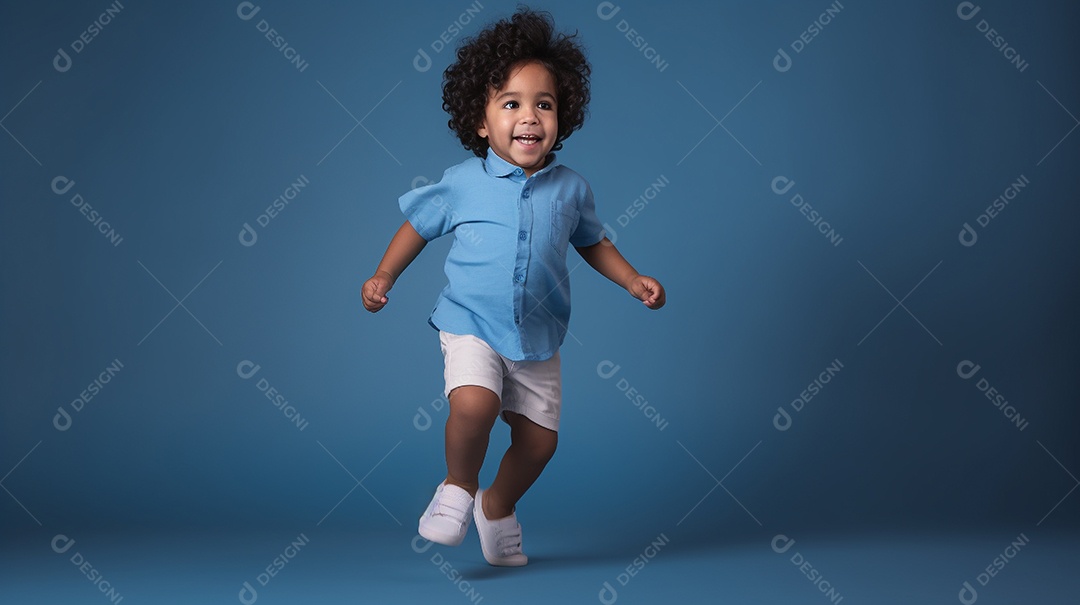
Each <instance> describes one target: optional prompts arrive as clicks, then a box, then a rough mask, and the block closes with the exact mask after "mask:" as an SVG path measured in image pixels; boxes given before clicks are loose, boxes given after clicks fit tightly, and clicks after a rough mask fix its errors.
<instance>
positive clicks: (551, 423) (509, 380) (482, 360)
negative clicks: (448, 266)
mask: <svg viewBox="0 0 1080 605" xmlns="http://www.w3.org/2000/svg"><path fill="white" fill-rule="evenodd" d="M439 344H440V345H441V347H442V353H443V360H444V361H445V364H446V365H445V369H444V370H443V376H444V377H445V378H446V390H445V391H444V392H443V394H444V395H446V397H447V398H448V399H449V397H450V392H451V391H453V390H454V389H456V388H458V387H462V386H480V387H484V388H486V389H489V390H490V391H492V392H493V393H495V394H496V395H498V396H499V400H500V401H501V403H502V407H501V411H502V412H503V413H500V416H502V418H503V420H504V421H505V420H506V416H505V415H504V413H505V412H515V413H518V414H521V415H522V416H525V417H526V418H528V419H529V420H532V421H533V422H535V423H536V424H539V425H540V426H542V427H544V428H546V429H551V430H553V431H558V430H559V412H560V410H561V409H562V371H561V370H560V366H559V352H558V351H556V352H555V355H554V356H552V357H551V358H550V359H545V360H544V361H511V360H509V359H507V358H505V357H503V356H502V355H500V354H499V353H497V352H495V350H494V349H492V348H491V345H489V344H488V343H486V342H484V341H483V340H481V339H479V338H477V337H476V336H472V335H468V334H466V335H459V334H450V333H448V332H443V331H442V330H440V331H439Z"/></svg>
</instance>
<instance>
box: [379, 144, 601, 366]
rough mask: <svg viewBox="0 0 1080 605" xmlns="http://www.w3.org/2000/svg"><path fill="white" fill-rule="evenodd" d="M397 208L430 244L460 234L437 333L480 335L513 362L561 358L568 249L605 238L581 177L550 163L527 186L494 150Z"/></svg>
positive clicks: (449, 261)
mask: <svg viewBox="0 0 1080 605" xmlns="http://www.w3.org/2000/svg"><path fill="white" fill-rule="evenodd" d="M398 204H399V205H400V206H401V211H402V212H403V213H404V214H405V217H406V218H407V219H408V220H409V222H410V223H411V224H412V226H413V228H414V229H416V232H417V233H419V234H420V236H421V237H423V238H424V239H425V240H427V241H431V240H433V239H435V238H437V237H439V236H442V235H446V234H447V233H450V232H453V233H454V244H453V246H451V248H450V253H449V254H448V255H447V257H446V277H447V278H448V280H449V283H448V284H447V285H446V287H445V288H443V291H442V293H441V294H439V299H438V301H437V302H436V304H435V309H434V311H432V313H431V318H430V319H429V323H430V324H431V325H432V326H433V327H435V328H436V329H439V330H443V331H446V332H450V333H451V334H471V335H473V336H476V337H478V338H480V339H482V340H484V341H485V342H487V343H488V344H490V345H491V347H492V348H493V349H495V351H497V352H498V353H500V354H501V355H503V356H504V357H507V358H508V359H512V360H515V361H521V360H543V359H548V358H550V357H551V356H552V355H554V354H555V352H556V351H557V350H558V349H559V346H561V345H562V342H563V339H564V338H565V337H566V330H567V326H568V324H569V322H570V275H569V273H568V272H567V269H566V252H567V248H568V246H569V245H571V244H572V245H574V246H577V247H582V246H591V245H593V244H597V243H599V242H600V241H601V240H602V239H603V237H604V233H603V226H602V225H601V223H600V219H598V218H597V216H596V209H595V206H594V204H593V194H592V190H591V189H590V188H589V184H588V182H586V181H585V179H584V178H582V177H581V175H579V174H578V173H576V172H574V171H573V170H570V169H569V168H567V167H565V166H563V165H561V164H559V163H557V162H556V161H555V159H554V157H552V159H551V161H550V162H549V163H548V165H547V166H545V167H544V168H543V169H542V170H539V171H537V172H536V173H534V174H533V175H532V176H531V177H529V178H525V172H524V171H523V170H522V169H521V168H519V167H517V166H514V165H513V164H510V163H509V162H507V161H506V160H504V159H502V158H501V157H499V156H498V155H497V154H496V153H495V152H493V151H490V150H489V151H488V154H487V158H486V159H483V160H481V159H480V158H476V157H474V158H469V159H468V160H465V161H464V162H462V163H460V164H458V165H457V166H453V167H451V168H449V169H448V170H447V171H446V172H445V173H444V174H443V178H442V180H441V181H439V182H438V183H435V184H431V185H427V186H424V187H420V188H418V189H414V190H412V191H410V192H408V193H406V194H405V195H403V196H401V198H400V199H399V200H398Z"/></svg>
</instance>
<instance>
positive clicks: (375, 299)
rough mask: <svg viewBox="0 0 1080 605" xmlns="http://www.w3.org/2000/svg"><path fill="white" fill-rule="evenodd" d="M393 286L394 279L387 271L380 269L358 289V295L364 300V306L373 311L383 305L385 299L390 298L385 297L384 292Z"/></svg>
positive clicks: (384, 304)
mask: <svg viewBox="0 0 1080 605" xmlns="http://www.w3.org/2000/svg"><path fill="white" fill-rule="evenodd" d="M393 287H394V279H393V278H392V277H390V274H389V273H386V272H382V271H380V272H377V273H375V275H373V276H371V278H370V279H368V280H367V281H366V282H364V287H363V288H361V290H360V297H361V298H362V299H363V301H364V308H365V309H367V310H368V311H371V312H372V313H375V312H377V311H379V310H380V309H382V308H383V307H385V306H386V303H387V301H389V300H390V299H388V298H387V297H386V293H387V292H389V291H390V288H393Z"/></svg>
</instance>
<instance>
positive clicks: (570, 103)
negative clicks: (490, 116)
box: [443, 7, 592, 157]
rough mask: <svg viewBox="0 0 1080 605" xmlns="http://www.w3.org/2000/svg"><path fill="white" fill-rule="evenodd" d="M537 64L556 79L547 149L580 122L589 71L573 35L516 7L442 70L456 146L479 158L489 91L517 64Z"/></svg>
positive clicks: (585, 105) (445, 105)
mask: <svg viewBox="0 0 1080 605" xmlns="http://www.w3.org/2000/svg"><path fill="white" fill-rule="evenodd" d="M533 61H535V62H538V63H540V64H541V65H543V66H544V67H546V68H547V69H548V71H550V72H551V74H552V76H553V77H554V79H555V86H556V88H557V90H556V91H555V94H556V108H557V115H558V121H559V130H558V137H557V138H556V139H555V145H554V146H553V147H552V151H557V150H559V149H562V142H563V141H565V140H566V139H567V138H568V137H569V136H570V135H571V134H573V132H574V131H575V130H577V129H578V128H581V125H582V124H583V123H584V122H585V114H586V112H587V109H588V106H589V75H590V73H591V71H592V70H591V68H590V67H589V62H588V60H587V59H586V58H585V52H584V50H583V49H582V46H581V45H580V44H579V39H578V34H577V32H574V33H573V34H571V35H567V34H563V33H556V32H555V24H554V22H553V21H552V19H551V15H550V14H548V13H545V12H535V11H532V10H529V9H528V8H524V7H522V8H519V9H518V10H517V12H515V13H514V15H513V16H511V17H510V18H509V19H503V20H501V21H498V22H496V23H494V24H492V25H489V26H488V27H486V28H484V29H483V30H482V31H481V32H480V33H479V34H477V35H476V36H475V37H472V38H467V39H465V40H464V41H463V42H462V45H461V47H460V48H458V51H457V61H456V62H454V63H453V64H451V65H450V67H447V68H446V71H445V72H443V109H444V110H446V111H447V113H449V114H450V119H449V120H448V121H447V124H448V125H449V126H450V130H452V131H453V132H454V133H455V134H456V135H457V137H458V139H460V140H461V144H462V145H464V146H465V149H468V150H470V151H472V152H473V153H475V154H476V155H477V156H479V157H484V156H485V155H486V154H487V150H488V141H487V139H486V138H484V137H481V136H480V135H478V134H477V133H476V130H477V128H479V127H480V125H481V124H482V123H483V121H484V112H485V109H486V107H487V102H488V97H489V95H490V91H491V90H493V89H494V90H499V89H501V88H502V87H503V85H504V84H506V80H507V79H508V78H509V76H510V70H511V69H512V68H513V67H515V66H517V65H519V64H522V63H529V62H533Z"/></svg>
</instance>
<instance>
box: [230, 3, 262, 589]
mask: <svg viewBox="0 0 1080 605" xmlns="http://www.w3.org/2000/svg"><path fill="white" fill-rule="evenodd" d="M260 10H262V8H261V7H258V6H255V5H254V4H252V3H251V2H241V3H240V4H238V5H236V16H237V17H240V18H241V19H243V20H244V21H251V18H252V17H254V16H255V15H257V14H258V13H259V11H260ZM254 602H255V601H252V603H254Z"/></svg>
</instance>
